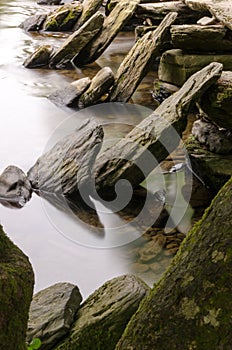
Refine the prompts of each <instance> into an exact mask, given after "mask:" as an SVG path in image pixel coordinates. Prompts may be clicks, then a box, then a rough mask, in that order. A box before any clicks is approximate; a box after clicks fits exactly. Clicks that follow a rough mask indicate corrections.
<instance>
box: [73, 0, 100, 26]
mask: <svg viewBox="0 0 232 350" xmlns="http://www.w3.org/2000/svg"><path fill="white" fill-rule="evenodd" d="M102 2H103V0H84V1H83V2H82V8H83V10H82V14H81V16H80V18H79V19H78V21H77V23H76V24H75V26H74V28H73V29H74V30H77V29H78V28H80V27H81V26H82V25H83V24H84V23H85V22H87V21H88V19H89V18H91V17H92V16H93V15H94V14H95V13H96V12H97V11H98V10H99V8H100V7H101V5H102Z"/></svg>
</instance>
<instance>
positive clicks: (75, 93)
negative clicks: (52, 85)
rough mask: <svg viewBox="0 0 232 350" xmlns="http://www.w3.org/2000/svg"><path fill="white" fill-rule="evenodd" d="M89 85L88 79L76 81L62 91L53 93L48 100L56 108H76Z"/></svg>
mask: <svg viewBox="0 0 232 350" xmlns="http://www.w3.org/2000/svg"><path fill="white" fill-rule="evenodd" d="M90 84H91V79H90V78H88V77H87V78H82V79H78V80H76V81H74V82H72V83H71V84H69V85H68V86H66V87H65V88H63V89H60V90H57V91H55V92H53V93H52V94H51V95H50V96H49V97H48V98H49V99H50V100H51V101H52V102H54V103H55V104H57V105H58V106H67V107H77V106H78V100H79V98H80V96H81V95H82V94H83V93H84V92H85V91H86V90H87V89H88V87H89V86H90Z"/></svg>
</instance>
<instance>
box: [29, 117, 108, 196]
mask: <svg viewBox="0 0 232 350" xmlns="http://www.w3.org/2000/svg"><path fill="white" fill-rule="evenodd" d="M102 140H103V129H102V127H101V126H100V125H97V124H96V123H95V122H94V121H93V120H87V121H85V123H84V124H83V125H82V126H80V128H79V129H77V130H76V131H75V132H73V133H72V134H70V135H68V136H66V137H64V138H63V139H62V140H61V141H59V142H57V143H56V144H55V146H53V147H52V148H51V149H50V150H49V151H48V152H46V153H45V154H44V155H42V156H41V157H40V158H39V159H38V160H37V162H36V163H35V165H34V166H33V167H32V168H31V169H30V170H29V172H28V179H29V180H30V181H31V184H32V187H33V189H35V190H39V191H42V192H49V193H55V194H62V195H64V196H66V195H71V194H73V193H76V192H77V191H78V190H79V189H80V188H83V186H86V185H87V184H88V182H89V180H90V177H91V171H92V166H93V163H94V161H95V158H96V156H97V154H98V152H99V150H100V148H101V143H102Z"/></svg>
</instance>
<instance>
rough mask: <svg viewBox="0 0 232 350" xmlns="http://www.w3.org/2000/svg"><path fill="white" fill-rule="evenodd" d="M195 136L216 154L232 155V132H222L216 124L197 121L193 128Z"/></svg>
mask: <svg viewBox="0 0 232 350" xmlns="http://www.w3.org/2000/svg"><path fill="white" fill-rule="evenodd" d="M192 134H193V136H194V137H195V138H196V139H197V140H198V141H199V142H200V143H201V144H202V145H204V146H206V148H207V149H208V150H209V151H211V152H214V153H219V154H227V153H232V132H231V131H228V130H224V129H223V130H220V129H218V128H217V126H216V125H215V124H212V123H209V122H205V121H203V120H196V121H195V122H194V124H193V128H192Z"/></svg>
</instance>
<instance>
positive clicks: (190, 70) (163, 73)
mask: <svg viewBox="0 0 232 350" xmlns="http://www.w3.org/2000/svg"><path fill="white" fill-rule="evenodd" d="M212 62H219V63H221V64H223V68H224V70H232V53H231V54H208V55H206V54H205V55H204V54H184V53H183V51H182V50H180V49H174V50H168V51H166V52H164V53H163V55H162V56H161V60H160V65H159V70H158V76H159V79H160V80H162V81H165V82H167V83H170V84H174V85H178V86H181V85H183V84H184V82H185V81H186V80H187V79H188V78H189V77H190V76H191V75H192V74H194V73H196V72H197V71H199V70H201V69H202V68H203V67H205V66H207V65H208V64H210V63H212Z"/></svg>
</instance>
